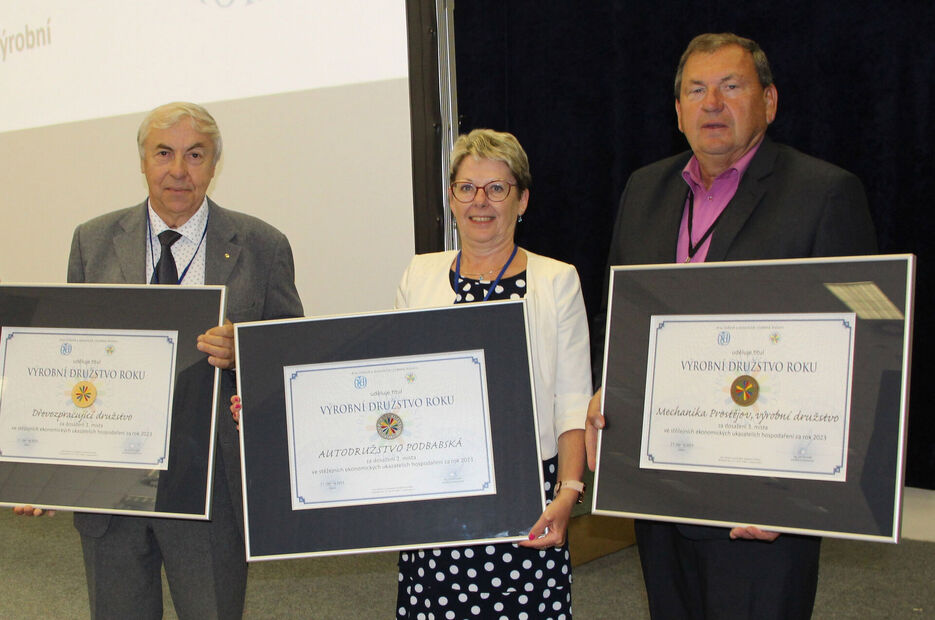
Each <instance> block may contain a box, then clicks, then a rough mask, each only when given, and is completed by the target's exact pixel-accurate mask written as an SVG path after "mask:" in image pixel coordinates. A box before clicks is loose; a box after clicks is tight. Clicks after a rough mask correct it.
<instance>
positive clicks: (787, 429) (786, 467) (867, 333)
mask: <svg viewBox="0 0 935 620" xmlns="http://www.w3.org/2000/svg"><path fill="white" fill-rule="evenodd" d="M914 286H915V257H914V256H912V255H905V254H904V255H887V256H859V257H842V258H821V259H794V260H768V261H730V262H718V263H701V264H679V265H675V264H666V265H632V266H617V267H612V268H611V274H610V289H609V291H608V295H607V298H608V305H607V324H606V332H605V334H604V360H603V362H604V363H603V368H604V377H603V381H602V386H603V387H602V390H601V401H602V402H601V410H602V411H603V413H604V415H605V416H606V418H607V425H606V427H605V428H604V429H603V430H602V431H601V432H600V434H599V437H598V444H597V467H596V469H595V472H594V485H593V496H592V512H593V513H594V514H598V515H606V516H617V517H628V518H639V519H649V520H656V521H668V522H675V523H684V524H689V525H704V526H715V527H728V528H729V527H734V526H737V525H755V526H758V527H760V528H761V529H764V530H772V531H777V532H783V533H794V534H809V535H819V536H831V537H837V538H852V539H858V540H869V541H878V542H897V541H898V540H899V529H900V522H901V511H902V492H903V479H904V467H905V445H906V429H907V415H908V394H909V376H910V370H911V368H910V359H911V343H912V318H913V303H914Z"/></svg>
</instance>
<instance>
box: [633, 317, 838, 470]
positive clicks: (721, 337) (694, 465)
mask: <svg viewBox="0 0 935 620" xmlns="http://www.w3.org/2000/svg"><path fill="white" fill-rule="evenodd" d="M849 317H850V318H841V317H840V315H836V316H835V317H834V318H817V316H815V315H810V316H808V317H805V318H793V315H782V316H770V318H757V319H751V318H739V317H733V316H730V317H728V316H719V317H716V318H700V317H699V318H665V319H663V320H660V321H659V323H658V324H657V325H656V333H655V334H654V337H653V338H652V342H653V345H654V347H653V350H652V351H651V353H652V355H651V359H656V356H657V355H658V353H659V350H660V348H659V347H660V343H659V338H658V335H659V333H660V332H661V331H662V330H663V329H664V328H665V327H666V326H667V325H672V324H701V323H706V324H710V323H725V322H729V323H731V324H742V323H764V322H769V323H776V322H782V323H816V322H817V323H828V324H830V325H835V324H840V326H841V327H842V328H843V329H844V330H845V331H846V332H847V343H848V344H847V360H846V363H847V368H848V372H847V376H846V377H845V379H844V381H845V385H844V395H845V396H844V402H845V404H846V405H849V404H850V395H851V389H852V386H851V384H850V381H851V377H852V374H853V371H852V363H853V356H854V351H853V347H854V327H855V325H854V317H853V315H849ZM730 338H731V337H730V334H729V333H727V332H720V333H718V334H717V344H718V345H722V346H726V345H728V344H730ZM770 338H771V340H772V341H773V342H774V343H775V342H778V341H779V338H780V337H779V335H778V334H771V335H770ZM654 370H655V369H654V368H653V367H649V368H648V369H647V372H648V373H651V375H650V376H649V377H648V380H647V394H646V398H647V407H648V411H655V404H654V402H653V398H654V395H655V393H656V392H655V388H656V374H655V371H654ZM845 413H847V412H845ZM841 417H842V421H841V424H842V427H841V429H840V430H841V443H840V454H841V458H840V459H839V461H838V462H837V463H835V464H834V466H833V467H832V468H831V470H830V471H829V470H825V469H815V470H808V469H807V468H803V469H776V468H771V467H757V466H754V465H749V464H743V463H731V464H728V465H719V464H716V463H711V462H690V461H684V460H682V461H675V460H666V459H665V458H664V457H661V458H660V457H659V456H658V455H655V454H653V453H652V452H650V451H649V446H650V445H652V441H651V440H650V439H651V438H652V436H653V424H652V416H651V415H650V416H648V417H647V418H646V424H647V425H648V426H647V429H646V431H645V433H646V438H647V440H646V441H645V442H644V446H645V447H646V451H645V452H644V457H645V459H647V460H648V461H649V462H651V463H653V464H654V465H657V466H663V467H659V468H660V469H675V470H687V471H712V472H714V471H716V470H719V469H720V470H724V471H725V472H728V471H738V470H741V471H747V472H749V473H750V475H772V476H779V477H790V478H797V477H798V478H806V477H808V478H819V479H820V478H829V479H830V478H833V477H836V476H838V475H839V474H840V472H841V471H842V470H843V469H844V468H845V466H846V458H847V441H848V424H849V420H850V417H849V415H842V416H841ZM809 443H810V442H809ZM805 445H808V444H805ZM802 449H803V450H804V447H803V448H802Z"/></svg>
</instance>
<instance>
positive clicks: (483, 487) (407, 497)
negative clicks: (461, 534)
mask: <svg viewBox="0 0 935 620" xmlns="http://www.w3.org/2000/svg"><path fill="white" fill-rule="evenodd" d="M459 360H467V361H469V362H470V363H471V364H472V365H473V368H474V372H475V378H476V381H477V385H478V392H479V394H480V396H481V398H480V404H481V406H482V407H483V410H482V414H483V417H484V420H485V421H486V422H487V423H485V424H484V426H483V437H482V439H483V443H484V445H486V446H487V448H488V449H487V450H484V451H483V456H484V459H485V465H486V467H485V468H484V469H485V471H486V472H487V473H488V478H487V479H486V480H482V481H479V483H478V484H477V486H475V487H472V488H466V487H461V488H460V489H459V491H457V492H455V493H452V492H444V491H439V492H423V493H406V494H403V495H380V496H379V498H374V497H366V496H363V497H342V498H340V499H335V500H316V501H309V500H308V499H307V498H306V497H305V496H304V495H302V493H301V492H300V490H299V489H298V488H296V487H297V485H298V480H297V479H296V480H295V481H294V483H293V485H292V486H293V503H294V504H298V505H300V506H303V507H307V508H317V507H321V508H325V507H330V506H340V505H344V506H353V505H361V504H369V503H374V502H377V501H378V502H380V503H391V502H402V501H420V500H430V499H435V498H439V497H465V496H471V495H479V494H483V493H485V492H490V491H489V490H490V489H491V487H492V485H493V479H492V478H491V477H490V476H492V475H493V473H494V466H493V463H491V460H490V459H491V458H492V453H491V451H490V445H491V437H490V434H489V433H490V426H489V417H490V411H489V404H488V401H487V389H486V379H485V376H484V365H483V362H482V360H481V359H480V358H479V357H478V356H477V355H475V354H472V353H468V354H451V355H447V354H440V355H426V356H421V355H420V356H407V357H404V358H389V359H387V360H380V361H361V362H360V363H358V362H356V361H355V362H348V363H346V366H348V367H353V368H354V369H361V370H364V369H373V368H386V367H390V366H399V365H410V364H413V363H414V362H417V363H419V364H427V363H440V362H451V361H459ZM342 365H343V363H342ZM314 366H315V367H313V368H303V369H301V370H297V371H292V372H290V374H289V376H288V377H287V397H288V398H287V413H288V414H289V416H290V419H289V427H290V428H295V427H296V426H297V423H296V418H295V415H296V408H295V407H293V406H291V405H289V404H288V403H294V402H295V391H294V384H295V382H296V381H297V380H298V379H299V377H300V375H302V374H308V373H317V372H324V371H333V370H334V369H335V368H336V366H335V365H334V364H315V365H314ZM414 379H415V378H414V377H411V376H407V377H406V380H407V382H412V381H413V380H414ZM354 381H355V383H354V387H355V388H357V389H364V388H366V387H367V386H368V383H367V378H366V377H365V376H363V375H361V376H357V377H355V379H354ZM291 441H292V443H291V446H290V448H291V450H290V451H291V458H292V463H291V469H292V471H293V472H297V471H298V470H299V462H298V452H299V450H300V446H298V445H297V437H296V436H293V437H292V438H291ZM364 456H366V455H364ZM293 475H295V474H293Z"/></svg>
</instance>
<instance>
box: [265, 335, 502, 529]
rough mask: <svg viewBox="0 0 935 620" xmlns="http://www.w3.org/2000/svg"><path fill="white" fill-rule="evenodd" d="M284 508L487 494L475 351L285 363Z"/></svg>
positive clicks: (485, 428) (480, 359)
mask: <svg viewBox="0 0 935 620" xmlns="http://www.w3.org/2000/svg"><path fill="white" fill-rule="evenodd" d="M283 381H284V386H285V394H286V427H287V433H288V438H289V465H290V478H291V484H292V489H293V495H292V508H293V509H294V510H305V509H312V508H325V507H335V506H356V505H363V504H374V503H386V502H398V501H407V500H416V499H445V498H454V497H470V496H476V495H490V494H496V492H497V487H496V476H495V474H494V463H493V446H492V443H491V436H490V408H489V406H488V404H487V372H486V364H485V360H484V352H483V351H482V350H475V351H454V352H450V353H448V352H446V353H436V354H433V355H425V356H402V357H396V358H384V359H370V360H353V361H346V362H338V363H331V364H305V365H297V366H285V367H284V368H283Z"/></svg>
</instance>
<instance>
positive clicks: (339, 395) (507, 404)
mask: <svg viewBox="0 0 935 620" xmlns="http://www.w3.org/2000/svg"><path fill="white" fill-rule="evenodd" d="M525 310H526V306H525V302H524V301H509V302H492V303H486V304H466V305H459V306H451V307H445V308H435V309H424V310H404V311H395V312H384V313H375V314H363V315H350V316H340V317H328V318H314V319H292V320H283V321H265V322H256V323H238V324H237V325H236V326H235V328H236V332H237V338H236V341H237V356H238V359H237V367H238V369H239V370H238V391H239V393H240V394H241V396H242V398H243V403H244V405H243V416H242V420H241V450H242V464H243V483H244V512H245V517H246V533H247V558H248V560H262V559H274V558H282V557H303V556H314V555H325V554H339V553H354V552H362V551H385V550H392V549H404V548H415V547H424V546H440V545H442V546H444V545H455V544H465V543H469V542H471V543H476V542H483V541H491V542H503V541H516V540H523V539H525V538H526V537H527V535H528V533H529V528H530V527H532V524H533V523H535V521H536V520H537V519H538V518H539V515H540V514H541V512H542V510H543V509H544V505H543V498H542V492H541V488H542V473H541V459H540V454H539V445H538V432H537V424H536V416H535V402H534V396H533V392H532V378H531V376H532V375H531V364H530V355H529V346H528V335H527V328H526V313H525ZM478 326H483V328H482V329H479V328H478Z"/></svg>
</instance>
